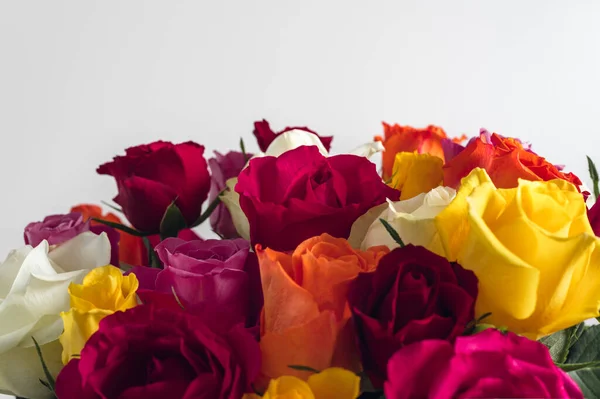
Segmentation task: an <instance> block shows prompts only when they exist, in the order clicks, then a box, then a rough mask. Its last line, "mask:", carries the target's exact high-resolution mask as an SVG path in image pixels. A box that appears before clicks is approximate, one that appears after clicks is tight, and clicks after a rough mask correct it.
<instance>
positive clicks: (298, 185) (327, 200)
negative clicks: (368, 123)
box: [235, 146, 400, 251]
mask: <svg viewBox="0 0 600 399" xmlns="http://www.w3.org/2000/svg"><path fill="white" fill-rule="evenodd" d="M235 191H237V192H238V193H239V194H240V206H241V208H242V210H243V211H244V213H245V214H246V217H247V218H248V222H249V224H250V237H251V240H252V244H253V245H255V244H261V245H262V246H263V247H268V248H271V249H274V250H278V251H287V250H293V249H295V248H296V247H297V246H298V244H300V243H301V242H303V241H304V240H306V239H308V238H310V237H314V236H318V235H321V234H323V233H328V234H330V235H332V236H334V237H338V238H348V236H349V234H350V228H351V227H352V223H354V221H355V220H356V219H357V218H358V217H359V216H361V215H363V214H364V213H365V212H367V211H368V210H369V209H371V208H372V207H374V206H376V205H379V204H381V203H383V202H385V200H386V198H389V199H391V200H393V201H396V200H398V198H399V195H400V193H399V192H398V191H396V190H394V189H392V188H390V187H388V186H386V185H385V183H384V182H383V181H382V180H381V177H380V176H379V175H378V174H377V170H376V168H375V164H373V163H372V162H371V161H369V160H368V159H367V158H365V157H359V156H356V155H336V156H333V157H329V158H327V157H324V156H323V155H321V154H320V153H319V150H318V149H317V147H315V146H302V147H299V148H296V149H294V150H291V151H288V152H286V153H284V154H283V155H281V156H279V157H277V158H275V157H263V158H255V159H253V160H252V161H250V165H249V166H248V167H247V168H246V169H244V170H243V171H242V172H241V173H240V175H239V180H238V183H237V185H236V186H235Z"/></svg>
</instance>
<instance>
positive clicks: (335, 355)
mask: <svg viewBox="0 0 600 399" xmlns="http://www.w3.org/2000/svg"><path fill="white" fill-rule="evenodd" d="M388 252H389V250H388V249H387V247H384V246H378V247H372V248H369V249H368V250H366V251H359V250H355V249H353V248H352V247H351V246H350V244H348V241H346V240H345V239H343V238H334V237H332V236H330V235H328V234H322V235H321V236H318V237H313V238H310V239H308V240H306V241H304V242H303V243H301V244H300V245H299V246H298V248H296V250H295V251H294V252H293V253H292V254H291V255H288V254H286V253H283V252H277V251H273V250H271V249H268V248H267V249H264V250H263V249H262V248H261V246H260V245H257V246H256V253H257V255H258V260H259V263H260V272H261V279H262V286H263V291H264V299H265V303H264V308H263V313H262V322H261V340H260V347H261V351H262V357H263V358H262V374H263V377H264V378H265V379H266V381H264V382H267V381H268V379H271V378H278V377H280V376H282V375H294V376H296V377H300V378H303V379H306V378H308V376H309V375H310V374H309V373H306V372H302V371H298V370H292V369H290V368H289V367H288V366H289V365H303V366H308V367H312V368H314V369H317V370H324V369H326V368H328V367H331V366H339V367H344V368H348V369H352V370H356V369H357V367H358V366H359V363H358V354H357V350H356V348H355V347H354V340H353V336H352V335H351V333H352V328H351V324H350V323H347V322H348V320H349V319H350V315H351V314H350V308H349V307H348V303H347V300H346V295H347V291H348V287H349V284H350V282H351V281H352V280H354V278H356V276H357V275H358V273H360V272H368V271H373V270H375V268H376V266H377V263H378V262H379V260H380V259H381V258H382V257H383V256H384V255H385V254H387V253H388ZM346 326H348V328H345V327H346Z"/></svg>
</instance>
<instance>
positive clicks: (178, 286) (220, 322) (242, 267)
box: [132, 238, 263, 331]
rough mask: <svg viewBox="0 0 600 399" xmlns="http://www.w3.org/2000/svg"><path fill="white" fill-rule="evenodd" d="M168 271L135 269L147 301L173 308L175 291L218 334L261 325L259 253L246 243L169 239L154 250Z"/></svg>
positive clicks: (239, 241) (244, 241)
mask: <svg viewBox="0 0 600 399" xmlns="http://www.w3.org/2000/svg"><path fill="white" fill-rule="evenodd" d="M155 250H156V253H157V254H158V257H159V258H160V260H161V261H162V262H163V264H164V269H163V270H161V269H152V268H149V267H135V268H133V269H132V273H134V274H135V275H136V276H137V278H138V280H139V282H140V288H139V289H138V291H137V293H138V296H139V297H140V299H141V301H142V302H143V303H149V302H152V303H158V301H160V303H161V304H162V305H163V306H164V304H165V303H166V304H170V306H169V307H173V304H174V303H173V298H174V296H173V291H175V293H176V295H177V297H178V298H179V300H180V301H181V303H182V305H183V307H184V308H185V310H186V311H187V312H190V313H193V314H197V315H199V316H201V317H202V319H203V320H205V322H206V324H207V325H208V326H209V327H211V328H213V329H214V330H219V331H222V330H228V329H229V328H231V327H232V326H234V325H236V324H242V325H244V326H246V327H253V326H256V325H257V324H258V321H259V316H260V310H261V308H262V302H263V296H262V288H261V282H260V272H259V268H258V261H257V259H256V254H254V253H251V252H250V244H249V243H248V241H246V240H243V239H235V240H206V241H202V240H194V241H183V240H181V239H178V238H168V239H166V240H164V241H163V242H161V243H160V244H159V245H157V246H156V248H155Z"/></svg>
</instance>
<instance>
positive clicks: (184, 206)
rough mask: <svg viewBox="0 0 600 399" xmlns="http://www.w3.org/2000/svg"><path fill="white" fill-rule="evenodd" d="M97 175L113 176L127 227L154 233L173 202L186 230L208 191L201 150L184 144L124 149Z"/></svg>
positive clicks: (208, 180)
mask: <svg viewBox="0 0 600 399" xmlns="http://www.w3.org/2000/svg"><path fill="white" fill-rule="evenodd" d="M97 172H98V173H99V174H101V175H110V176H113V177H114V178H115V180H116V182H117V187H118V190H119V194H118V195H117V196H116V197H115V198H114V201H115V202H116V203H117V204H119V205H121V207H122V208H123V213H124V214H125V216H126V217H127V219H128V220H129V221H130V222H131V224H132V225H133V226H134V227H135V228H136V229H138V230H140V231H143V232H146V233H158V232H159V230H160V223H161V220H162V218H163V216H164V214H165V211H166V209H167V207H168V206H169V205H170V204H171V203H172V202H173V201H175V204H176V205H177V207H178V208H179V210H180V211H181V213H182V215H183V217H184V219H185V221H186V222H187V224H188V226H191V225H192V224H193V223H194V222H195V221H196V220H197V219H198V217H199V216H200V212H201V209H202V203H203V202H204V201H205V200H206V197H207V195H208V190H209V188H210V175H209V173H208V168H207V164H206V160H205V159H204V147H203V146H201V145H199V144H196V143H193V142H187V143H182V144H172V143H168V142H164V141H156V142H154V143H151V144H148V145H140V146H137V147H131V148H128V149H127V150H126V151H125V156H117V157H115V158H114V159H113V161H112V162H108V163H105V164H104V165H101V166H100V167H99V168H98V170H97Z"/></svg>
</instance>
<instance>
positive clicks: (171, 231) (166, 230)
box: [160, 201, 187, 240]
mask: <svg viewBox="0 0 600 399" xmlns="http://www.w3.org/2000/svg"><path fill="white" fill-rule="evenodd" d="M186 227H187V223H186V221H185V218H184V217H183V214H182V213H181V211H180V210H179V207H178V206H177V205H176V204H175V201H173V202H171V205H169V207H168V208H167V210H166V211H165V214H164V215H163V218H162V220H161V222H160V238H161V240H164V239H165V238H169V237H177V236H178V235H179V232H180V231H181V230H183V229H185V228H186Z"/></svg>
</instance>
